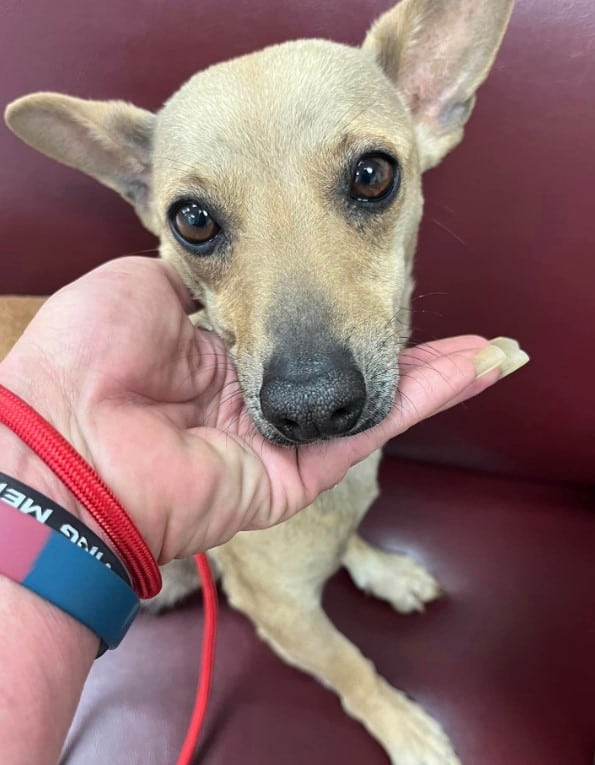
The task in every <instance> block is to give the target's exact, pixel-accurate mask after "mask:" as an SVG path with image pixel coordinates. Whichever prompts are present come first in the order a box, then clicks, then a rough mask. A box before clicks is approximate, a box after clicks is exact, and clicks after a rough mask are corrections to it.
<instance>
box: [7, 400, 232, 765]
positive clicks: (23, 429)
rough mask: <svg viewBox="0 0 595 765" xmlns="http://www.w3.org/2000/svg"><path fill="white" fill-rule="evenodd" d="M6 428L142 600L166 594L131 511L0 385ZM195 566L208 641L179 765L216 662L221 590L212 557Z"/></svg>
mask: <svg viewBox="0 0 595 765" xmlns="http://www.w3.org/2000/svg"><path fill="white" fill-rule="evenodd" d="M0 423H3V424H4V425H6V427H8V428H10V430H12V431H13V432H14V433H15V434H16V435H17V436H18V437H19V438H20V439H21V440H22V441H23V442H24V443H26V444H27V446H28V447H29V448H30V449H31V450H32V451H33V452H35V454H37V456H38V457H39V458H40V459H42V460H43V461H44V462H45V464H46V465H47V466H48V467H49V468H50V470H52V471H53V472H54V473H55V474H56V475H57V476H58V478H60V480H61V481H62V483H63V484H64V485H65V486H66V487H68V489H70V491H71V492H72V494H73V495H74V496H75V497H76V498H77V499H78V501H79V502H80V503H81V505H83V506H84V507H85V508H86V509H87V511H88V512H89V513H90V515H91V516H92V517H93V519H94V520H95V522H96V523H97V524H98V525H99V526H100V527H101V528H102V529H103V531H104V533H105V534H106V536H107V537H108V539H109V540H110V542H111V543H112V545H113V547H114V548H115V550H116V552H117V553H118V557H120V558H121V560H122V562H123V563H124V565H125V566H126V568H127V569H128V571H129V573H130V577H131V579H132V585H133V589H134V591H135V592H136V593H137V595H138V596H139V597H141V598H151V597H153V596H154V595H156V594H157V593H158V592H159V590H160V589H161V572H160V571H159V566H158V565H157V561H156V560H155V558H154V557H153V555H152V553H151V551H150V550H149V548H148V546H147V543H146V542H145V540H144V539H143V538H142V536H141V535H140V533H139V531H138V529H137V528H136V526H135V525H134V523H133V522H132V521H131V519H130V517H129V516H128V514H127V513H126V510H125V509H124V508H123V507H122V505H121V504H120V502H119V501H118V499H117V498H116V497H115V495H114V494H113V493H112V492H111V490H110V489H109V488H108V487H107V486H106V485H105V483H104V482H103V481H102V480H101V478H100V477H99V476H98V475H97V473H96V472H95V471H94V470H93V468H92V467H91V466H90V465H89V464H88V463H87V462H85V460H84V459H83V458H82V457H81V456H80V454H78V453H77V452H76V451H75V450H74V449H73V448H72V446H71V445H70V444H69V443H68V441H67V440H66V439H65V438H63V437H62V436H61V435H60V434H59V433H58V432H57V431H56V430H55V429H54V428H53V427H52V426H51V425H50V423H49V422H47V420H45V419H44V418H43V417H42V416H41V415H40V414H39V413H38V412H36V411H35V410H34V409H33V408H32V407H30V406H29V404H27V403H25V402H24V401H23V400H22V399H20V398H19V397H18V396H16V395H15V394H14V393H12V391H10V390H8V388H5V387H4V386H3V385H0ZM195 561H196V568H197V570H198V573H199V576H200V579H201V582H202V591H203V599H204V604H205V622H204V638H203V644H202V651H201V659H200V679H199V683H198V687H197V693H196V699H195V703H194V709H193V711H192V717H191V720H190V725H189V726H188V732H187V733H186V739H185V741H184V744H183V747H182V750H181V752H180V756H179V758H178V762H177V765H190V764H191V758H192V755H193V753H194V751H195V748H196V742H197V740H198V735H199V733H200V729H201V726H202V724H203V720H204V717H205V713H206V709H207V702H208V698H209V692H210V688H211V680H212V676H213V664H214V660H215V638H216V632H217V589H216V587H215V583H214V581H213V576H212V574H211V569H210V567H209V562H208V560H207V556H206V555H204V554H202V555H196V556H195Z"/></svg>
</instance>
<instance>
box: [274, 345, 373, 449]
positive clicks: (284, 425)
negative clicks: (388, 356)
mask: <svg viewBox="0 0 595 765" xmlns="http://www.w3.org/2000/svg"><path fill="white" fill-rule="evenodd" d="M365 402H366V386H365V382H364V378H363V375H362V373H361V372H360V371H359V369H358V368H357V366H356V364H355V361H354V359H353V356H352V355H351V353H350V352H349V351H347V350H344V349H341V350H338V351H334V352H331V353H328V352H327V353H324V354H320V355H313V356H308V357H306V358H304V357H303V356H300V355H296V356H293V355H289V354H278V355H277V356H275V357H273V359H271V361H270V362H269V364H268V365H267V366H266V368H265V372H264V376H263V382H262V387H261V389H260V404H261V407H262V413H263V415H264V417H265V418H266V419H267V420H268V421H269V422H270V423H271V425H274V427H275V428H276V429H277V430H278V431H279V432H280V433H281V434H282V435H283V436H285V438H287V439H289V440H291V441H294V442H296V443H308V442H310V441H316V440H318V439H321V438H330V437H333V436H342V435H345V434H346V433H349V431H350V430H351V429H352V428H353V427H354V426H355V424H356V423H357V421H358V419H359V417H360V415H361V413H362V410H363V408H364V404H365Z"/></svg>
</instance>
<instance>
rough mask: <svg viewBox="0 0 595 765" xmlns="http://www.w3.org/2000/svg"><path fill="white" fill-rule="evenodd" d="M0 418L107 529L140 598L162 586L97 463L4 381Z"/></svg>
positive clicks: (146, 550) (150, 557) (144, 546)
mask: <svg viewBox="0 0 595 765" xmlns="http://www.w3.org/2000/svg"><path fill="white" fill-rule="evenodd" d="M0 422H2V423H4V425H6V427H8V428H10V430H12V431H13V432H14V433H15V434H16V435H17V436H18V437H19V438H20V439H21V440H22V441H24V443H26V444H27V446H28V447H29V448H30V449H32V451H34V452H35V454H37V456H38V457H39V458H40V459H42V460H43V461H44V462H45V464H46V465H47V466H48V467H49V468H50V470H52V472H54V473H55V474H56V475H57V476H58V478H59V479H60V480H61V481H62V482H63V483H64V485H65V486H67V487H68V489H70V491H71V492H72V493H73V494H74V496H75V497H76V498H77V500H78V501H79V502H80V503H81V504H82V505H83V507H85V509H86V510H87V511H88V512H89V513H90V515H91V516H92V517H93V519H94V520H95V522H96V523H97V524H98V525H99V526H100V527H101V528H102V529H103V531H104V532H105V534H106V536H107V537H108V539H109V540H110V542H111V543H112V545H113V546H114V548H115V550H116V552H117V553H118V555H119V557H120V558H121V559H122V562H123V563H124V565H125V566H126V568H127V569H128V570H129V572H130V578H131V579H132V587H133V589H134V591H135V592H136V594H137V595H138V596H139V597H140V598H152V597H153V595H156V594H157V593H158V592H159V590H160V589H161V572H160V571H159V566H158V565H157V561H156V560H155V558H154V557H153V555H152V553H151V551H150V550H149V548H148V546H147V543H146V542H145V540H144V539H143V538H142V536H141V535H140V533H139V531H138V529H137V528H136V526H135V525H134V523H133V522H132V521H131V520H130V518H129V516H128V514H127V513H126V510H124V508H123V507H122V505H121V504H120V502H119V501H118V500H117V499H116V497H115V496H114V494H113V493H112V492H111V491H110V489H109V488H108V487H107V486H106V485H105V483H104V482H103V481H102V480H101V478H100V477H99V476H98V475H97V473H96V472H95V471H94V470H93V468H92V467H91V466H90V465H88V464H87V463H86V462H85V460H84V459H83V458H82V457H81V456H80V454H77V452H76V451H75V450H74V449H73V448H72V446H71V445H70V444H69V443H68V441H67V440H66V439H65V438H63V436H61V435H60V434H59V433H58V432H57V431H56V430H55V429H54V428H53V427H52V426H51V425H50V423H49V422H47V420H45V419H44V418H43V417H42V416H41V415H40V414H39V413H38V412H36V411H35V409H33V408H32V407H31V406H29V404H27V403H25V402H24V401H23V400H22V399H20V398H19V397H18V396H17V395H15V394H14V393H12V391H10V390H8V388H5V387H4V386H3V385H0Z"/></svg>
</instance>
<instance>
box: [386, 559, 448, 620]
mask: <svg viewBox="0 0 595 765" xmlns="http://www.w3.org/2000/svg"><path fill="white" fill-rule="evenodd" d="M391 557H393V558H394V557H397V556H391ZM398 557H399V559H400V560H399V563H398V565H396V568H397V569H398V573H396V574H395V579H394V581H393V589H392V592H391V593H390V597H389V598H387V599H388V600H389V602H390V603H391V604H392V606H393V607H394V608H395V609H396V610H397V611H400V612H401V613H403V614H407V613H410V612H411V611H423V610H424V607H425V604H426V603H429V602H430V601H432V600H436V598H439V597H440V595H441V594H442V590H441V588H440V585H439V584H438V582H437V581H436V580H435V579H434V577H433V576H432V575H431V574H430V573H429V571H427V570H426V569H425V568H424V567H423V566H421V565H420V564H419V563H417V562H416V561H414V560H413V559H412V558H409V557H408V556H406V555H399V556H398Z"/></svg>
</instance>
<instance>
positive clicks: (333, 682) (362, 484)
mask: <svg viewBox="0 0 595 765" xmlns="http://www.w3.org/2000/svg"><path fill="white" fill-rule="evenodd" d="M512 4H513V0H402V2H401V3H399V4H398V5H397V6H395V7H394V8H393V9H391V10H389V11H388V12H387V13H385V14H384V15H383V16H381V17H380V19H379V20H378V21H377V22H376V23H375V24H374V26H373V27H372V29H371V31H370V32H369V34H368V36H367V37H366V40H365V42H364V44H363V46H362V48H360V49H354V48H350V47H346V46H343V45H337V44H334V43H331V42H325V41H321V40H304V41H299V42H293V43H286V44H283V45H278V46H273V47H270V48H266V49H265V50H263V51H260V52H258V53H254V54H252V55H248V56H244V57H242V58H239V59H236V60H233V61H229V62H226V63H223V64H219V65H217V66H214V67H211V68H210V69H208V70H206V71H204V72H200V73H199V74H197V75H195V76H194V77H192V78H191V79H190V80H189V81H188V82H187V83H186V84H185V85H183V86H182V88H181V89H180V90H179V91H178V92H177V93H176V94H174V95H173V96H172V97H171V99H170V100H169V101H168V102H167V103H166V104H165V106H164V107H163V109H162V110H161V111H160V112H159V113H158V114H157V115H153V114H150V113H149V112H146V111H143V110H142V109H138V108H136V107H134V106H131V105H129V104H126V103H122V102H115V101H113V102H93V101H82V100H79V99H75V98H71V97H67V96H61V95H58V94H49V93H40V94H35V95H32V96H28V97H25V98H22V99H19V100H18V101H16V102H14V103H13V104H11V105H10V106H9V107H8V109H7V112H6V119H7V123H8V125H9V126H10V128H11V129H12V130H13V131H14V132H15V133H16V134H17V135H19V136H20V137H21V138H22V139H23V140H24V141H26V142H27V143H29V144H30V145H32V146H34V147H35V148H37V149H39V150H40V151H42V152H44V153H45V154H47V155H49V156H51V157H53V158H55V159H57V160H59V161H61V162H64V163H65V164H68V165H71V166H73V167H76V168H78V169H80V170H82V171H83V172H86V173H88V174H90V175H92V176H94V177H96V178H97V179H98V180H99V181H101V182H102V183H104V184H106V185H108V186H110V187H111V188H113V189H115V190H116V191H117V192H118V193H120V194H121V195H122V196H124V197H125V198H126V199H127V200H128V201H130V202H131V203H132V204H133V205H134V207H135V209H136V211H137V213H138V215H139V216H140V218H141V220H142V221H143V223H144V224H145V226H147V228H149V229H150V230H151V231H153V232H154V233H155V234H156V235H157V236H158V237H160V239H161V254H162V256H163V257H164V258H166V259H167V260H169V261H170V262H171V263H173V264H174V265H175V267H176V268H177V269H178V270H179V272H180V274H181V275H182V276H183V278H184V279H185V281H186V283H187V284H188V286H189V288H190V289H191V291H192V293H193V294H194V295H195V296H196V298H197V299H198V300H200V301H201V303H202V304H203V305H204V308H205V310H204V312H203V314H202V315H201V317H199V320H200V321H202V322H203V323H204V322H206V323H207V324H208V326H210V327H212V328H213V329H214V330H215V331H216V332H217V333H218V334H219V335H220V336H221V337H222V338H223V340H224V342H225V343H226V345H227V347H228V350H229V353H230V354H231V356H232V358H233V360H234V362H235V364H236V367H237V370H238V375H239V379H240V383H241V389H242V394H243V396H244V398H245V401H246V403H247V406H248V410H249V412H250V414H251V416H252V418H253V420H254V422H255V424H256V426H257V427H258V428H259V429H260V430H261V432H262V433H263V435H265V436H266V437H268V438H270V439H272V440H276V441H278V442H280V443H284V442H287V439H285V438H284V437H283V436H282V435H281V434H280V433H279V431H278V430H277V429H276V428H275V427H274V425H273V424H272V423H271V422H270V421H268V420H267V418H266V416H265V414H264V413H263V408H262V406H261V398H260V393H261V388H262V385H263V379H264V376H265V374H266V369H267V365H268V364H269V363H270V361H271V359H272V358H274V357H275V355H276V354H278V353H280V352H283V353H285V354H287V353H288V352H289V353H293V354H296V355H297V356H298V357H299V360H300V361H302V360H305V361H304V368H305V369H309V368H310V367H309V365H310V363H311V361H312V360H313V359H317V358H318V357H319V356H320V355H324V354H325V353H327V350H328V349H329V348H330V349H337V348H339V349H342V352H346V353H348V354H349V356H350V358H351V359H352V360H353V364H355V366H356V367H357V370H358V371H359V373H361V375H363V379H364V381H365V389H366V401H365V403H364V408H363V412H362V415H361V417H360V429H362V428H363V427H369V426H370V425H372V424H374V423H375V422H378V421H379V420H380V419H382V417H383V416H384V415H385V414H386V413H387V411H388V409H389V408H390V406H391V403H392V401H393V398H394V393H395V387H396V385H397V382H398V380H397V373H396V371H395V366H396V365H395V358H396V356H397V354H398V352H399V350H400V348H401V347H402V345H403V344H404V343H405V342H406V340H407V335H408V303H409V298H410V294H411V290H412V276H411V268H412V258H413V253H414V250H415V245H416V237H417V229H418V224H419V221H420V217H421V213H422V194H421V175H422V173H423V171H424V170H426V169H428V168H430V167H433V166H434V165H436V164H437V163H438V162H439V161H440V160H441V159H442V157H443V156H444V155H445V154H446V153H447V152H448V151H450V149H452V148H453V147H454V146H455V145H456V144H457V143H458V142H459V141H460V139H461V138H462V135H463V126H464V124H465V122H466V120H467V119H468V117H469V115H470V113H471V111H472V108H473V104H474V99H475V91H476V89H477V88H478V87H479V85H480V84H481V83H482V82H483V80H484V79H485V77H486V76H487V73H488V71H489V68H490V66H491V64H492V62H493V59H494V56H495V54H496V51H497V49H498V46H499V44H500V41H501V38H502V35H503V33H504V30H505V27H506V24H507V22H508V18H509V16H510V12H511V9H512ZM374 150H380V151H383V152H387V153H390V154H391V155H393V156H394V157H396V158H398V162H399V164H400V168H401V172H402V183H401V188H400V190H399V192H398V194H397V195H396V198H395V199H394V201H393V202H392V203H391V204H388V205H386V206H385V207H384V208H383V209H382V210H377V211H374V212H370V211H369V210H365V209H364V206H361V205H358V204H356V203H354V202H353V200H350V199H349V198H348V195H347V194H346V193H345V177H346V172H347V173H348V172H349V168H350V167H353V163H354V161H355V159H356V158H357V157H358V156H361V155H362V154H363V153H365V152H367V151H374ZM188 197H191V198H198V199H199V200H200V201H201V202H203V203H205V204H206V205H207V206H208V207H210V209H211V210H214V211H216V212H217V217H218V220H219V223H221V224H222V228H223V229H224V237H223V239H222V241H221V242H220V244H219V245H218V249H217V251H215V252H214V253H213V254H211V255H209V256H208V257H206V256H205V257H197V256H193V255H191V254H189V253H188V252H187V251H185V250H184V249H183V248H182V247H181V246H180V244H178V242H177V241H176V239H175V238H174V237H173V236H172V234H171V231H170V228H169V225H168V217H167V211H168V208H169V207H170V205H171V204H172V201H173V200H176V199H178V198H188ZM37 307H38V302H37V301H34V302H28V301H26V300H23V301H18V299H13V300H12V302H7V301H5V302H4V304H3V306H2V309H1V310H2V314H0V320H1V321H2V335H3V340H2V343H3V345H2V346H0V352H5V351H6V350H7V348H8V347H9V346H10V344H11V343H12V342H14V340H16V337H17V336H18V334H19V333H20V331H21V330H22V328H23V326H24V324H25V323H26V320H27V318H28V315H27V314H28V313H29V315H30V312H31V311H32V310H34V309H36V308H37ZM354 430H355V429H354ZM354 430H352V431H351V432H354ZM378 460H379V454H374V455H372V456H371V457H370V458H369V459H368V460H366V461H365V462H364V463H362V464H360V465H358V466H356V467H354V468H353V469H352V470H351V471H350V472H349V473H348V475H347V477H346V478H345V480H344V481H343V482H342V483H341V484H340V485H338V486H337V487H336V488H334V489H333V490H331V491H329V492H326V493H325V494H323V495H322V496H320V497H319V498H318V499H317V500H316V502H315V503H314V504H313V505H312V506H310V507H309V508H307V509H306V510H305V511H304V512H302V513H301V514H299V515H298V516H297V517H295V518H294V519H293V520H291V521H289V522H287V523H285V524H282V525H280V526H278V527H276V528H273V529H270V530H268V531H259V532H247V533H241V534H238V535H237V536H236V537H235V538H234V539H233V540H232V541H230V542H228V543H227V544H225V545H224V546H222V547H221V548H219V549H217V550H214V551H212V557H213V559H214V561H215V562H216V565H217V568H218V570H219V571H220V572H221V576H222V581H223V586H224V588H225V591H226V593H227V595H228V597H229V600H230V602H231V604H232V605H233V606H234V607H235V608H238V609H239V610H241V611H243V612H244V613H245V614H247V615H248V616H249V617H250V618H251V619H252V621H253V622H254V624H255V626H256V628H257V630H258V632H259V634H260V635H261V636H262V637H263V638H264V639H265V640H267V641H268V642H269V643H270V644H271V645H272V646H273V648H274V649H275V650H276V651H277V652H278V653H279V654H280V655H281V656H282V657H283V658H284V659H286V660H287V661H288V662H289V663H291V664H293V665H296V666H298V667H301V668H302V669H304V670H305V671H307V672H310V673H312V674H313V675H314V676H315V677H317V678H318V679H319V680H320V681H321V682H323V683H324V684H325V685H327V686H329V687H331V688H333V689H334V690H335V691H336V692H337V693H338V694H339V696H340V697H341V701H342V703H343V706H344V707H345V709H346V710H347V711H348V712H349V713H350V714H351V715H353V716H354V717H355V718H357V719H358V720H360V721H361V722H362V723H363V724H364V725H365V726H366V728H367V729H368V730H369V731H370V733H371V734H372V735H373V736H375V737H376V738H377V739H378V741H379V742H380V743H381V744H382V745H383V746H384V748H385V750H386V752H387V753H388V755H389V757H390V760H391V762H392V763H398V765H453V764H454V763H457V762H458V760H457V757H456V755H455V754H454V752H453V750H452V748H451V746H450V744H449V742H448V739H447V737H446V736H445V734H444V733H443V731H442V730H441V728H440V726H439V725H438V724H437V723H436V722H435V721H434V720H432V719H431V718H430V717H429V716H428V715H427V714H426V713H425V712H424V711H423V710H422V709H421V708H420V707H419V706H418V705H416V704H415V703H414V702H412V701H410V700H408V699H407V698H406V697H405V696H404V695H403V694H402V693H400V692H399V691H397V690H395V689H394V688H392V687H391V686H389V685H388V684H387V683H386V682H385V681H384V680H383V679H382V678H380V677H379V676H378V675H377V673H376V671H375V669H374V667H373V665H372V664H371V663H370V662H369V661H368V660H366V659H365V658H364V657H363V656H362V655H361V654H360V653H359V651H358V650H357V649H356V648H355V647H354V646H353V645H352V644H351V643H350V642H349V641H348V640H347V639H346V638H345V637H344V636H343V635H342V634H340V633H339V632H338V631H337V630H336V629H335V627H334V626H333V625H332V624H331V623H330V621H329V620H328V619H327V617H326V616H325V614H324V613H323V611H322V609H321V605H320V602H321V592H322V588H323V586H324V583H325V581H326V580H327V579H328V578H329V577H330V576H331V575H332V574H333V573H334V572H335V571H336V570H337V569H338V568H339V567H340V566H341V565H344V566H345V567H346V568H347V569H348V571H349V572H350V574H351V576H352V578H353V580H354V581H355V583H356V584H357V585H358V586H359V587H361V588H363V589H365V590H367V591H369V592H372V593H373V594H375V595H376V596H377V597H380V598H383V599H385V600H387V601H388V602H389V603H390V604H392V605H393V606H394V607H395V608H396V609H397V610H399V611H411V610H413V609H420V608H422V607H423V604H424V603H425V602H426V601H429V600H431V599H432V598H434V597H435V596H436V595H437V593H438V588H437V585H436V582H435V581H434V580H433V578H432V577H431V576H430V575H429V574H428V573H427V572H426V571H425V570H424V569H422V568H421V567H420V566H419V565H418V564H416V563H415V562H413V561H412V560H410V559H409V558H407V557H406V556H403V555H397V554H392V553H387V552H383V551H381V550H377V549H374V548H373V547H371V546H370V545H369V544H367V543H366V542H364V540H363V539H362V538H361V537H360V536H358V534H357V528H358V525H359V523H360V521H361V519H362V517H363V515H364V514H365V512H366V510H367V508H368V507H369V505H370V503H371V502H372V500H373V499H374V497H375V496H376V493H377V486H376V478H375V476H376V468H377V463H378ZM164 575H165V586H164V590H163V593H162V594H161V595H160V596H158V605H159V606H164V605H171V604H173V603H174V602H176V601H177V600H178V599H179V598H181V597H183V596H184V595H186V594H187V593H188V592H189V591H191V590H193V589H194V588H195V587H196V586H197V582H196V578H195V576H194V573H193V569H191V568H190V567H189V566H188V562H186V561H176V562H174V563H172V564H170V565H169V566H167V567H165V571H164Z"/></svg>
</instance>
